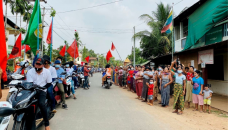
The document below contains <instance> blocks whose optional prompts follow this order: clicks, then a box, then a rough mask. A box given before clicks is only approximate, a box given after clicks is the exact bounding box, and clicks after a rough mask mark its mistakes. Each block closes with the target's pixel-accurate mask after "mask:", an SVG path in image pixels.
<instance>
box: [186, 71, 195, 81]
mask: <svg viewBox="0 0 228 130" xmlns="http://www.w3.org/2000/svg"><path fill="white" fill-rule="evenodd" d="M190 77H192V78H193V77H194V75H193V73H190V72H187V76H186V78H187V81H191V80H190Z"/></svg>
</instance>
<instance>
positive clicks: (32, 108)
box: [0, 82, 54, 130]
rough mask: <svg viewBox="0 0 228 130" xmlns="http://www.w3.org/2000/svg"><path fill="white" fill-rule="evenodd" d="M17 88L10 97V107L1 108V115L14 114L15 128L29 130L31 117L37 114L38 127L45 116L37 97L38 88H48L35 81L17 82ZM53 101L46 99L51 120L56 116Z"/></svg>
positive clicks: (16, 129)
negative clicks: (53, 111)
mask: <svg viewBox="0 0 228 130" xmlns="http://www.w3.org/2000/svg"><path fill="white" fill-rule="evenodd" d="M15 88H17V90H18V91H15V92H13V93H12V95H11V96H10V98H9V103H10V104H12V108H10V107H1V108H0V117H6V116H10V115H11V114H13V116H14V124H13V130H28V128H27V127H28V125H29V124H31V123H29V122H31V120H29V119H30V117H31V116H33V115H35V121H36V128H38V127H40V126H41V125H42V124H43V117H42V114H41V111H40V109H39V107H37V106H38V102H37V99H35V96H36V93H37V90H43V89H46V88H43V87H40V86H38V85H35V84H33V83H29V82H22V83H18V84H15ZM50 104H51V103H50V102H49V100H47V99H46V101H45V105H46V108H47V113H48V118H49V120H50V119H51V118H52V117H53V116H54V113H52V112H51V107H50V106H51V105H50Z"/></svg>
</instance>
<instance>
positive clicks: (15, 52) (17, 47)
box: [8, 34, 21, 59]
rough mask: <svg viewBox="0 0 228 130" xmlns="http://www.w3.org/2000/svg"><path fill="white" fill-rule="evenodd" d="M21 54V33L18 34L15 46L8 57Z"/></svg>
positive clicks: (11, 57)
mask: <svg viewBox="0 0 228 130" xmlns="http://www.w3.org/2000/svg"><path fill="white" fill-rule="evenodd" d="M20 56H21V34H20V35H19V36H18V38H17V41H16V43H15V44H14V46H13V49H12V51H11V54H10V56H9V58H8V59H13V58H16V57H20Z"/></svg>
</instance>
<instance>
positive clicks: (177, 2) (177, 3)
mask: <svg viewBox="0 0 228 130" xmlns="http://www.w3.org/2000/svg"><path fill="white" fill-rule="evenodd" d="M182 1H183V0H181V1H179V2H177V3H176V4H174V5H173V6H175V5H177V4H179V3H180V2H182Z"/></svg>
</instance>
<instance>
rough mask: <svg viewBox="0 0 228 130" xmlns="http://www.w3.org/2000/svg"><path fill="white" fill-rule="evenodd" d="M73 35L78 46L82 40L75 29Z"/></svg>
mask: <svg viewBox="0 0 228 130" xmlns="http://www.w3.org/2000/svg"><path fill="white" fill-rule="evenodd" d="M74 36H75V39H76V41H77V46H78V47H79V45H81V44H82V41H81V40H80V37H79V34H78V32H77V31H75V33H74Z"/></svg>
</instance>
